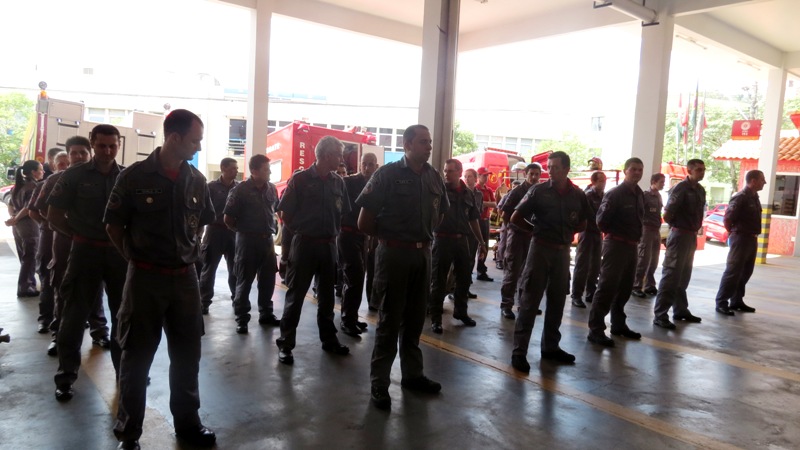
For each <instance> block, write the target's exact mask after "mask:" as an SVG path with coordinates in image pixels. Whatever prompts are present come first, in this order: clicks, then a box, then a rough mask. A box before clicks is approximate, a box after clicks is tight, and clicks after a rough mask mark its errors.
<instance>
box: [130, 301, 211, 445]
mask: <svg viewBox="0 0 800 450" xmlns="http://www.w3.org/2000/svg"><path fill="white" fill-rule="evenodd" d="M200 312H201V313H203V315H204V316H207V315H208V306H203V308H202V309H201V310H200ZM136 445H139V443H138V442H137V443H136Z"/></svg>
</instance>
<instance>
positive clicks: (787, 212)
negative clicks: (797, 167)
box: [772, 175, 800, 217]
mask: <svg viewBox="0 0 800 450" xmlns="http://www.w3.org/2000/svg"><path fill="white" fill-rule="evenodd" d="M774 186H775V200H774V203H773V211H772V214H774V215H778V216H789V217H797V196H798V193H799V192H798V188H800V176H798V175H776V176H775V185H774Z"/></svg>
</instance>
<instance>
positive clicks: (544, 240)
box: [511, 151, 589, 372]
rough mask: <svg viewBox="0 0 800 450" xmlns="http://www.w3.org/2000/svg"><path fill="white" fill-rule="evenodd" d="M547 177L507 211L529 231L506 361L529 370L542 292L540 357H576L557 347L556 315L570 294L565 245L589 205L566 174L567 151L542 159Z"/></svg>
mask: <svg viewBox="0 0 800 450" xmlns="http://www.w3.org/2000/svg"><path fill="white" fill-rule="evenodd" d="M547 171H548V173H549V175H550V180H549V181H548V182H546V183H542V184H538V185H536V186H534V187H532V188H531V189H530V190H529V191H528V193H527V194H525V197H524V198H523V199H522V201H521V202H520V204H519V205H518V206H517V209H516V211H514V214H513V215H512V216H511V223H513V224H514V225H516V226H517V227H519V228H520V229H523V230H525V229H527V230H531V232H532V233H533V239H532V240H531V244H530V250H529V251H528V257H527V260H526V261H525V270H524V271H523V272H522V280H523V281H522V282H521V283H520V284H521V287H522V289H521V292H520V310H519V316H518V317H517V321H516V324H515V326H514V347H513V350H512V353H511V365H512V366H513V367H514V368H515V369H517V370H519V371H521V372H529V371H530V369H531V366H530V364H528V360H527V357H526V356H527V354H528V344H529V343H530V340H531V332H532V331H533V322H534V320H535V319H536V314H537V312H538V311H537V310H538V308H539V304H540V303H541V301H542V295H543V294H544V293H545V290H546V291H547V308H546V310H545V316H544V329H543V330H542V341H541V349H542V359H547V360H552V361H555V362H559V363H567V364H571V363H573V362H575V356H573V355H571V354H569V353H567V352H565V351H564V350H562V349H561V348H560V347H559V342H560V341H561V333H560V332H559V331H558V329H559V328H560V327H561V318H562V315H563V313H564V303H565V302H566V299H567V294H569V259H570V256H569V249H570V244H571V243H572V237H573V235H574V234H575V233H576V232H580V231H583V230H584V229H585V228H586V220H587V217H588V216H589V205H588V203H587V201H586V194H584V193H583V191H582V190H581V189H580V188H579V187H577V186H575V185H574V184H573V183H572V181H570V180H569V178H567V175H568V174H569V156H568V155H567V154H566V153H564V152H560V151H559V152H554V153H551V154H550V155H549V157H548V159H547Z"/></svg>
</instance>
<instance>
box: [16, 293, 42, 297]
mask: <svg viewBox="0 0 800 450" xmlns="http://www.w3.org/2000/svg"><path fill="white" fill-rule="evenodd" d="M38 296H39V291H28V292H17V297H19V298H24V297H38Z"/></svg>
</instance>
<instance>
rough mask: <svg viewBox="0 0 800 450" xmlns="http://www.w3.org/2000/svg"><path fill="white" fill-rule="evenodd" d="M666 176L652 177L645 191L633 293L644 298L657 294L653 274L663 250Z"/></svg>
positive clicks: (658, 174)
mask: <svg viewBox="0 0 800 450" xmlns="http://www.w3.org/2000/svg"><path fill="white" fill-rule="evenodd" d="M665 180H666V178H665V177H664V174H663V173H654V174H653V176H651V177H650V189H648V190H647V191H645V193H644V218H643V219H642V239H641V240H640V241H639V255H638V262H637V263H636V277H635V278H634V279H633V291H631V294H632V295H635V296H636V297H642V298H644V297H645V295H656V294H658V289H656V279H655V277H654V276H653V275H654V274H655V272H656V267H658V254H659V253H660V252H661V210H662V209H663V208H664V205H663V204H662V201H661V192H660V191H661V190H662V189H664V182H665Z"/></svg>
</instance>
